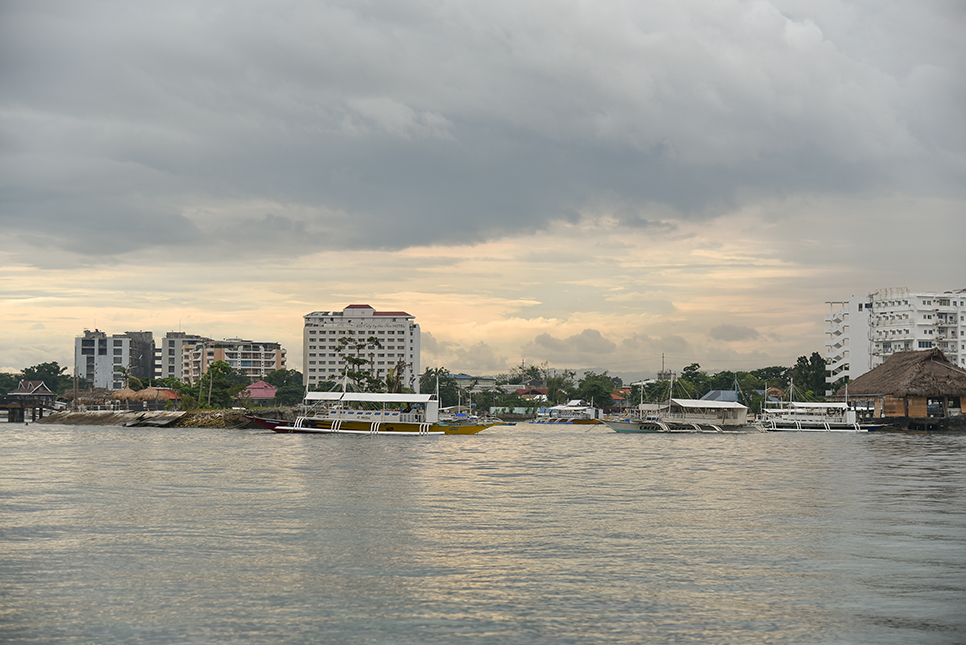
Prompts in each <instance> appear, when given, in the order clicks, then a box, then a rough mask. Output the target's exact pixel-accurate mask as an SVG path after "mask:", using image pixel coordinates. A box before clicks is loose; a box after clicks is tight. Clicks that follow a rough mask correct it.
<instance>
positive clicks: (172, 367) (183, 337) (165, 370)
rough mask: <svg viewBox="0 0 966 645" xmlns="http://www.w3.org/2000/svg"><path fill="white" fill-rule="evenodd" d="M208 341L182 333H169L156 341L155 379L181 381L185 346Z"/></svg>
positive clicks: (208, 339) (207, 339)
mask: <svg viewBox="0 0 966 645" xmlns="http://www.w3.org/2000/svg"><path fill="white" fill-rule="evenodd" d="M210 340H211V339H210V338H205V337H204V336H198V335H195V334H188V333H185V332H183V331H169V332H168V333H166V334H165V335H164V338H162V339H160V340H159V341H158V347H157V349H156V350H155V358H154V370H155V371H154V376H155V378H176V379H179V380H181V379H183V377H184V346H185V344H186V343H187V344H189V345H196V344H198V343H200V342H202V341H210Z"/></svg>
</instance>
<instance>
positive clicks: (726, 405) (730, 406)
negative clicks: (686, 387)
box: [671, 399, 748, 410]
mask: <svg viewBox="0 0 966 645" xmlns="http://www.w3.org/2000/svg"><path fill="white" fill-rule="evenodd" d="M671 403H673V404H674V405H680V406H681V407H682V408H701V409H704V410H724V409H727V410H735V409H742V410H747V409H748V406H746V405H742V404H740V403H737V402H735V401H707V400H704V399H671Z"/></svg>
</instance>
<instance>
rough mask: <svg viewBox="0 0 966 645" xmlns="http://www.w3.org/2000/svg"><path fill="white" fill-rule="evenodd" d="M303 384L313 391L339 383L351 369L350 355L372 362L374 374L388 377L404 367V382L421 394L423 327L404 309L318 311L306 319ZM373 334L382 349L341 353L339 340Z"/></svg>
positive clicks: (365, 307) (363, 307)
mask: <svg viewBox="0 0 966 645" xmlns="http://www.w3.org/2000/svg"><path fill="white" fill-rule="evenodd" d="M303 318H304V320H305V326H304V328H303V330H302V350H303V351H302V375H303V376H302V381H303V383H304V384H305V385H307V386H309V387H312V386H315V385H317V384H319V383H321V382H324V381H338V380H339V379H341V378H342V376H343V374H344V373H345V371H346V361H345V357H346V355H349V356H358V357H360V358H366V359H368V360H371V361H372V363H371V364H370V365H369V368H370V369H371V372H372V375H373V376H375V377H377V378H381V379H385V378H386V375H387V373H388V371H389V370H390V369H392V368H394V367H395V366H396V365H398V364H400V363H403V364H405V367H404V368H403V374H402V377H403V383H404V384H405V387H408V388H411V389H412V390H413V391H414V392H418V391H419V341H420V336H419V325H418V324H417V323H416V322H415V319H414V316H411V315H410V314H407V313H406V312H404V311H376V310H375V309H374V308H372V307H370V306H369V305H349V306H348V307H346V308H345V309H343V310H342V311H313V312H312V313H310V314H306V315H305V316H303ZM370 336H374V337H376V338H378V339H379V342H380V344H381V345H382V347H381V348H379V349H372V350H369V349H367V350H364V351H362V352H358V351H356V350H354V349H352V348H351V347H347V348H345V350H344V351H339V347H340V345H339V339H340V338H347V337H352V338H356V339H366V338H368V337H370Z"/></svg>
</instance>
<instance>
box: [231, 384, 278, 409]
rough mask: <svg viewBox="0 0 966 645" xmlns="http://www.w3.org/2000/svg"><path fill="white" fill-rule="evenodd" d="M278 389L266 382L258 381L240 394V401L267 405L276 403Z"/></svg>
mask: <svg viewBox="0 0 966 645" xmlns="http://www.w3.org/2000/svg"><path fill="white" fill-rule="evenodd" d="M276 392H278V388H277V387H275V386H274V385H269V384H268V383H266V382H265V381H256V382H255V383H252V384H251V385H249V386H248V387H246V388H245V389H244V390H242V391H241V392H239V393H238V398H240V399H251V402H252V403H258V404H265V403H274V402H275V393H276Z"/></svg>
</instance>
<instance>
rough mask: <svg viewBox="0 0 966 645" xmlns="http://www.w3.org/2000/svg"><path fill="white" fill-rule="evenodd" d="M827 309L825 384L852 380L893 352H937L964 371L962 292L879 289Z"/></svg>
mask: <svg viewBox="0 0 966 645" xmlns="http://www.w3.org/2000/svg"><path fill="white" fill-rule="evenodd" d="M829 304H830V305H831V307H832V311H831V313H830V314H829V315H828V316H826V317H825V323H826V325H825V333H826V335H827V338H826V341H825V359H826V361H827V362H828V369H829V374H828V375H827V376H826V378H825V380H826V382H828V383H834V382H835V381H837V380H839V379H840V378H842V377H843V376H848V377H849V378H851V379H855V378H857V377H859V376H861V375H862V374H865V373H866V372H868V371H869V370H871V369H872V368H874V367H877V366H879V365H881V364H882V363H883V362H884V361H885V359H887V358H888V357H889V356H890V355H891V354H893V353H894V352H901V351H909V350H921V349H932V348H938V349H940V350H942V352H943V354H945V355H946V358H948V359H949V361H950V362H952V363H953V364H954V365H959V366H961V367H963V366H966V335H964V334H966V289H959V290H956V291H941V292H940V291H922V292H912V291H910V290H909V289H906V288H893V289H879V290H877V291H875V292H874V293H871V294H869V295H868V296H866V297H865V298H855V297H853V298H851V299H850V300H849V301H848V302H831V303H829Z"/></svg>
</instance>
